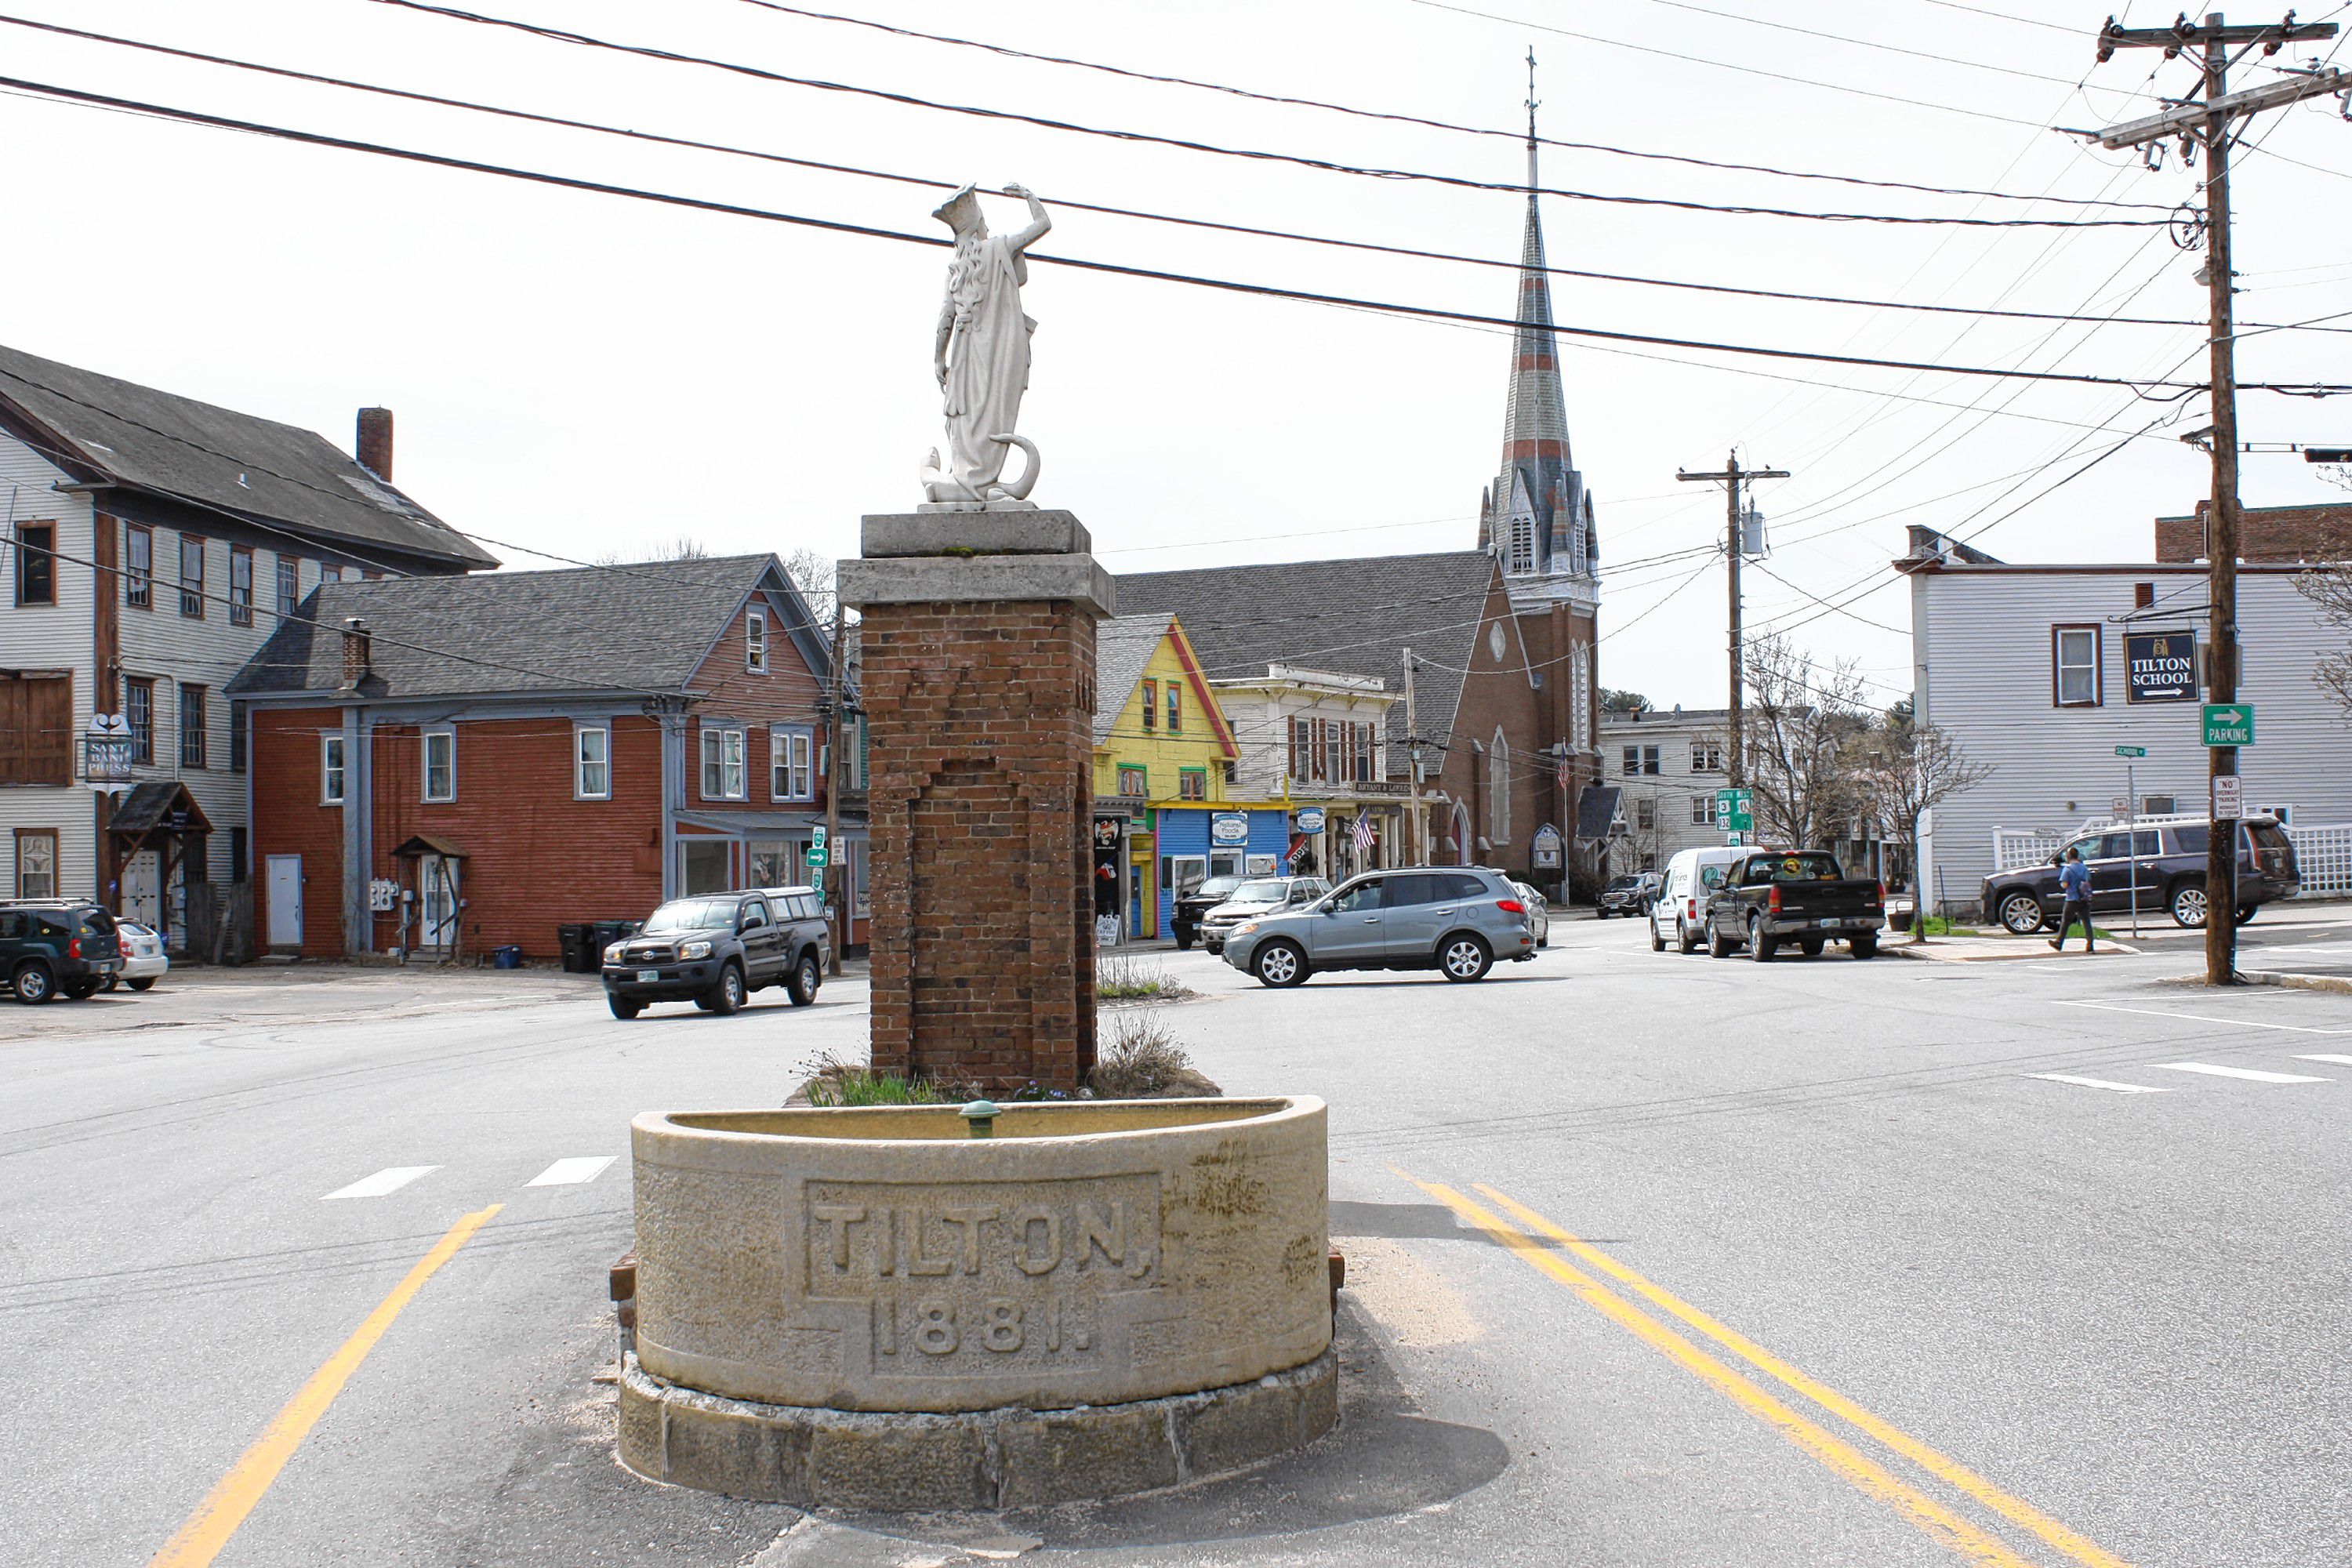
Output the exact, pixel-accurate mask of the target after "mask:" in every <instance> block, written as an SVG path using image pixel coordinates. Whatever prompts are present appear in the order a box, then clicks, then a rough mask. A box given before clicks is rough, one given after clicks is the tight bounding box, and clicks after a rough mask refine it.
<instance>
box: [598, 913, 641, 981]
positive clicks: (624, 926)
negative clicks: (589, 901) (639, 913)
mask: <svg viewBox="0 0 2352 1568" xmlns="http://www.w3.org/2000/svg"><path fill="white" fill-rule="evenodd" d="M636 934H637V922H636V921H597V922H596V923H595V925H594V926H593V927H592V928H591V931H590V941H591V942H593V944H594V945H593V947H591V948H590V950H589V962H588V967H589V968H591V969H599V970H601V969H602V968H604V950H605V949H606V948H608V947H610V946H612V945H613V944H614V942H619V941H621V940H623V939H624V938H625V937H632V936H635V935H636Z"/></svg>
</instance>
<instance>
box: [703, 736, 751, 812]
mask: <svg viewBox="0 0 2352 1568" xmlns="http://www.w3.org/2000/svg"><path fill="white" fill-rule="evenodd" d="M702 798H703V799H705V800H741V799H742V798H743V731H741V730H740V729H729V728H721V727H719V726H716V725H709V724H706V725H704V726H703V727H702Z"/></svg>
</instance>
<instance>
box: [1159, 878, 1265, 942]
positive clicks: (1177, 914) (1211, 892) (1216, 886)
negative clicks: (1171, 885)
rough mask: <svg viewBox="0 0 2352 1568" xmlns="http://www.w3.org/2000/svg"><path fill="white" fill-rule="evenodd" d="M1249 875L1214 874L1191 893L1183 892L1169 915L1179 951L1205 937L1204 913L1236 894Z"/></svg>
mask: <svg viewBox="0 0 2352 1568" xmlns="http://www.w3.org/2000/svg"><path fill="white" fill-rule="evenodd" d="M1248 880H1249V878H1247V877H1212V878H1210V879H1208V880H1207V881H1205V882H1203V883H1202V884H1201V885H1200V886H1199V887H1197V888H1195V889H1192V891H1191V892H1189V893H1184V894H1181V895H1179V896H1178V898H1177V900H1176V908H1175V910H1174V911H1173V912H1172V913H1171V914H1170V915H1169V917H1168V930H1169V931H1170V933H1171V935H1173V936H1174V937H1175V938H1176V948H1177V951H1178V952H1183V951H1185V950H1186V949H1188V948H1190V947H1191V946H1192V944H1193V943H1194V942H1198V941H1200V940H1201V917H1202V916H1203V915H1205V914H1207V913H1208V912H1209V911H1210V910H1213V909H1215V908H1216V907H1217V906H1218V905H1219V904H1222V903H1223V902H1224V901H1225V900H1227V899H1230V898H1232V897H1233V896H1234V890H1235V889H1238V888H1239V887H1240V886H1241V885H1242V884H1243V883H1244V882H1246V881H1248Z"/></svg>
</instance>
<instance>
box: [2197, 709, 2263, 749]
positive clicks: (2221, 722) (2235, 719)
mask: <svg viewBox="0 0 2352 1568" xmlns="http://www.w3.org/2000/svg"><path fill="white" fill-rule="evenodd" d="M2205 743H2206V744H2207V745H2209V746H2251V745H2252V744H2253V743H2254V705H2253V704H2252V703H2251V702H2208V703H2207V704H2205Z"/></svg>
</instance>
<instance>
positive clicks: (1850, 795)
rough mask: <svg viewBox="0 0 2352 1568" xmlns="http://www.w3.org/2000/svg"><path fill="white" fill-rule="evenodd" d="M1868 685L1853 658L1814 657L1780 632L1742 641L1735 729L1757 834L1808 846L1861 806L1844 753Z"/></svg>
mask: <svg viewBox="0 0 2352 1568" xmlns="http://www.w3.org/2000/svg"><path fill="white" fill-rule="evenodd" d="M1868 686H1869V683H1868V682H1867V681H1865V680H1864V679H1863V678H1862V674H1861V672H1860V670H1859V669H1858V668H1856V666H1855V664H1854V663H1853V661H1852V660H1841V661H1839V662H1837V663H1835V664H1831V665H1822V664H1817V663H1815V662H1814V661H1813V658H1812V656H1811V654H1810V653H1808V652H1806V651H1805V650H1804V649H1802V648H1801V647H1797V646H1796V645H1795V644H1793V643H1791V642H1790V641H1789V640H1788V639H1787V638H1786V637H1779V636H1771V637H1759V638H1758V639H1757V640H1756V641H1754V642H1752V643H1750V644H1749V645H1748V703H1747V706H1746V710H1745V712H1744V714H1743V716H1742V723H1741V729H1742V731H1743V736H1744V740H1745V749H1746V751H1747V753H1748V756H1747V763H1748V768H1747V773H1748V788H1749V789H1751V790H1753V791H1754V792H1755V797H1756V828H1757V831H1758V832H1759V833H1760V834H1762V835H1764V836H1765V837H1768V838H1771V839H1776V840H1778V841H1779V842H1780V843H1783V844H1786V845H1788V846H1790V847H1791V848H1797V849H1805V848H1812V847H1819V846H1821V845H1822V844H1825V843H1826V842H1828V840H1829V839H1830V837H1832V836H1833V834H1834V832H1835V830H1836V829H1837V828H1839V827H1841V826H1844V825H1845V824H1847V823H1849V822H1851V821H1853V819H1854V818H1855V817H1856V816H1858V815H1860V814H1861V813H1862V812H1863V811H1864V810H1865V809H1866V805H1867V803H1866V802H1865V801H1864V799H1863V797H1862V795H1861V792H1860V791H1858V790H1857V789H1856V788H1855V787H1854V780H1853V775H1852V774H1851V773H1850V772H1849V771H1848V770H1847V767H1846V761H1847V758H1846V752H1847V751H1848V750H1849V748H1850V746H1851V744H1852V742H1853V737H1854V736H1855V735H1856V734H1858V733H1859V732H1860V731H1863V730H1864V729H1865V728H1867V727H1868V725H1869V722H1870V709H1869V706H1868V704H1867V702H1866V701H1865V696H1866V693H1867V690H1868Z"/></svg>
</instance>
